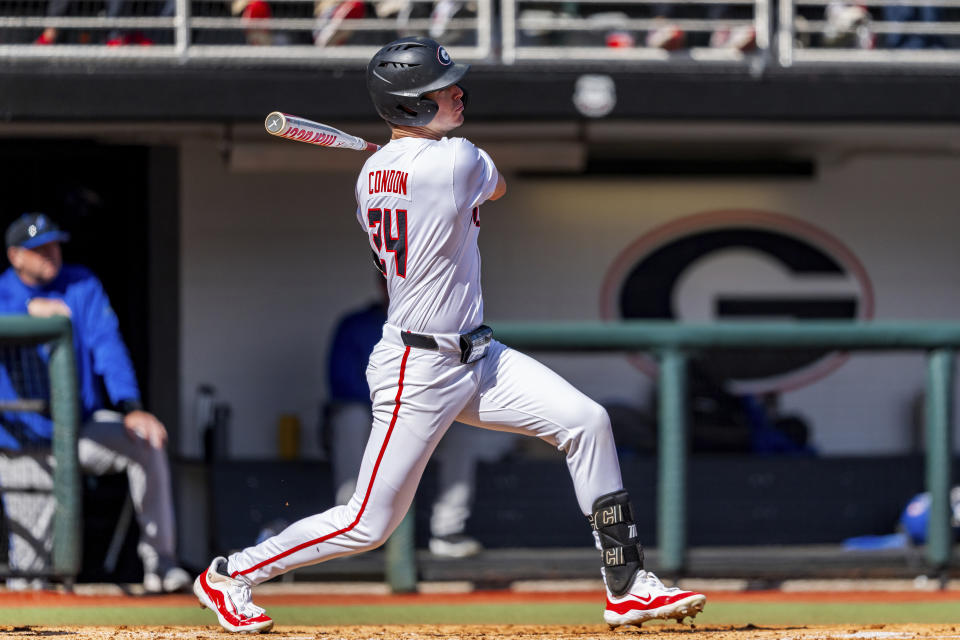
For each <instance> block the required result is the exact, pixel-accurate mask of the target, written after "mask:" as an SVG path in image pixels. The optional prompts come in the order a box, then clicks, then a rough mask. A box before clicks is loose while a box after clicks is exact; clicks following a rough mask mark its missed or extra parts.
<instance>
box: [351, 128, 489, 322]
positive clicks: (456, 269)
mask: <svg viewBox="0 0 960 640" xmlns="http://www.w3.org/2000/svg"><path fill="white" fill-rule="evenodd" d="M499 175H500V174H499V173H498V172H497V168H496V167H495V166H494V164H493V161H492V160H491V159H490V156H488V155H487V154H486V152H484V151H483V150H481V149H478V148H477V147H475V146H474V145H473V143H471V142H470V141H469V140H465V139H464V138H443V139H442V140H428V139H424V138H400V139H398V140H393V141H391V142H390V143H389V144H387V145H385V146H384V147H383V148H382V149H381V150H380V151H378V152H377V153H375V154H373V155H372V156H371V157H370V159H368V160H367V162H366V164H364V166H363V170H362V171H361V172H360V177H359V178H358V179H357V189H356V194H357V220H358V221H359V222H360V226H362V227H363V228H364V229H365V230H367V232H368V233H369V237H370V247H371V249H372V251H373V255H374V261H375V262H376V263H377V266H378V267H379V268H380V270H381V271H383V273H384V275H385V276H386V278H387V283H388V285H387V287H388V291H389V294H390V308H389V311H388V312H387V322H388V323H390V324H392V325H394V326H397V327H401V328H403V329H404V330H407V331H413V332H416V333H464V332H467V331H470V330H472V329H474V328H476V327H477V326H479V325H480V324H482V323H483V294H482V293H481V291H480V250H479V248H478V247H477V235H478V233H479V231H480V218H479V206H480V204H481V203H483V202H484V201H485V200H487V199H488V198H489V197H490V196H491V195H493V192H494V190H495V189H496V188H497V179H498V177H499Z"/></svg>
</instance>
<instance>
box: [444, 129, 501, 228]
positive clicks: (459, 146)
mask: <svg viewBox="0 0 960 640" xmlns="http://www.w3.org/2000/svg"><path fill="white" fill-rule="evenodd" d="M453 186H454V197H455V198H456V204H457V209H458V210H460V211H470V210H471V209H473V208H474V207H478V206H480V205H481V204H483V203H484V202H486V201H487V200H496V199H497V198H501V197H503V194H504V193H506V191H507V182H506V180H504V179H503V176H501V175H500V172H499V171H498V170H497V167H496V165H495V164H493V160H492V159H491V158H490V156H489V155H488V154H487V152H486V151H484V150H483V149H480V148H479V147H477V146H475V145H474V144H473V143H472V142H470V141H469V140H466V139H465V138H454V139H453Z"/></svg>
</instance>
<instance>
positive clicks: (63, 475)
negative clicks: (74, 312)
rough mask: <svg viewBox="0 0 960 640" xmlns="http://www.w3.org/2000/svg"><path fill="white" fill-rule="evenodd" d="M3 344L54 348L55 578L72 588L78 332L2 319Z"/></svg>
mask: <svg viewBox="0 0 960 640" xmlns="http://www.w3.org/2000/svg"><path fill="white" fill-rule="evenodd" d="M0 343H5V344H15V345H35V344H41V343H45V344H49V345H50V359H49V365H48V366H49V376H50V414H51V416H52V418H53V422H54V438H53V456H54V459H55V461H56V469H55V470H54V474H53V482H54V488H53V491H54V496H55V499H56V502H57V511H56V514H55V516H54V524H53V536H54V539H53V566H52V573H53V575H55V576H57V577H60V578H62V579H64V580H66V581H68V582H72V580H73V579H75V578H76V576H77V574H78V573H79V572H80V560H81V544H82V540H81V532H82V527H81V513H80V510H81V502H80V498H81V493H80V467H79V463H78V461H77V437H78V432H79V422H80V415H79V401H78V398H77V368H76V361H75V355H74V350H73V330H72V325H71V323H70V319H69V318H64V317H60V316H57V317H53V318H34V317H31V316H27V315H22V316H19V315H18V316H0Z"/></svg>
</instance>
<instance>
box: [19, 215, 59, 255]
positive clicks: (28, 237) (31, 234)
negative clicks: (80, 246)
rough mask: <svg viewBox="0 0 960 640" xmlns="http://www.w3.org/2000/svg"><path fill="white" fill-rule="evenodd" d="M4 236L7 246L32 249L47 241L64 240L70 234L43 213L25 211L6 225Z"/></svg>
mask: <svg viewBox="0 0 960 640" xmlns="http://www.w3.org/2000/svg"><path fill="white" fill-rule="evenodd" d="M5 238H6V241H7V247H22V248H24V249H33V248H35V247H39V246H40V245H43V244H47V243H48V242H66V241H67V240H69V239H70V234H69V233H67V232H66V231H61V230H60V227H59V226H57V223H56V222H54V221H53V220H51V219H50V217H49V216H48V215H46V214H44V213H25V214H23V215H22V216H20V217H19V218H17V219H16V220H14V221H13V222H12V223H11V224H10V226H9V227H7V233H6V236H5Z"/></svg>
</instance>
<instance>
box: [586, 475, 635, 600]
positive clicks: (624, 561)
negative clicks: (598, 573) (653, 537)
mask: <svg viewBox="0 0 960 640" xmlns="http://www.w3.org/2000/svg"><path fill="white" fill-rule="evenodd" d="M589 519H590V525H591V526H592V527H593V528H594V530H595V531H596V532H597V534H599V536H600V546H601V547H602V549H603V551H602V556H601V557H602V559H603V575H604V579H605V580H606V583H607V588H608V589H610V592H611V593H613V595H615V596H622V595H623V594H624V593H626V592H627V589H629V588H630V585H631V584H632V583H633V578H634V576H636V575H637V572H638V571H640V570H641V569H643V546H642V545H641V544H640V538H639V537H638V536H637V525H636V524H635V523H634V520H633V509H632V508H631V507H630V496H629V495H627V492H626V491H624V490H623V489H621V490H620V491H614V492H613V493H608V494H606V495H603V496H600V497H599V498H597V499H596V501H595V502H594V503H593V515H592V516H591V517H590V518H589Z"/></svg>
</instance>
